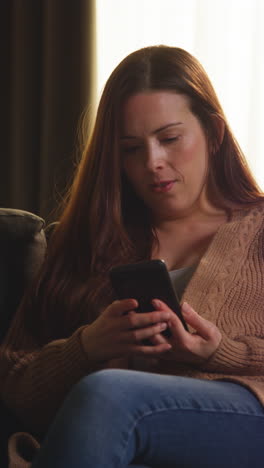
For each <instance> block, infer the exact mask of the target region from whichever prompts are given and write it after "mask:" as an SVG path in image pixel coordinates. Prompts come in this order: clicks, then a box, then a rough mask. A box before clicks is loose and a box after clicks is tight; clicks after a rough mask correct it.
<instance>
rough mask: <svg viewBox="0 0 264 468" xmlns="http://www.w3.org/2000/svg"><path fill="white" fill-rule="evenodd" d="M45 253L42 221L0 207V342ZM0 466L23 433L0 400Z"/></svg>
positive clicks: (32, 215)
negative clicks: (10, 442)
mask: <svg viewBox="0 0 264 468" xmlns="http://www.w3.org/2000/svg"><path fill="white" fill-rule="evenodd" d="M45 251H46V237H45V233H44V220H43V219H42V218H40V217H39V216H37V215H35V214H32V213H29V212H27V211H22V210H15V209H8V208H0V343H1V342H2V341H3V339H4V337H5V335H6V333H7V330H8V327H9V325H10V322H11V320H12V317H13V315H14V313H15V311H16V309H17V307H18V305H19V303H20V301H21V298H22V295H23V292H24V289H25V287H26V286H27V285H28V284H29V283H30V281H31V280H32V279H33V277H34V276H35V274H36V273H37V271H38V269H39V268H40V266H41V264H42V262H43V259H44V256H45ZM0 421H1V426H0V427H1V431H0V464H1V468H5V467H6V466H7V440H8V437H9V436H10V435H11V434H12V433H13V432H17V431H23V427H22V424H21V422H20V421H18V420H17V419H16V418H15V416H14V415H13V414H12V413H11V411H10V410H9V409H8V408H6V407H5V405H4V404H3V402H1V401H0Z"/></svg>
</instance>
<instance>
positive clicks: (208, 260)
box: [0, 203, 264, 434]
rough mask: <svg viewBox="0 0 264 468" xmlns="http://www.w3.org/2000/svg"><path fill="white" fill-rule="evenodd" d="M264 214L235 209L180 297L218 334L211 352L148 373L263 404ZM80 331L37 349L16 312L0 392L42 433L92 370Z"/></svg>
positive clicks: (2, 355)
mask: <svg viewBox="0 0 264 468" xmlns="http://www.w3.org/2000/svg"><path fill="white" fill-rule="evenodd" d="M263 215H264V203H260V204H259V206H258V207H256V208H251V209H247V210H240V211H236V212H235V213H234V214H233V217H232V218H231V220H230V221H229V222H228V223H226V224H224V225H222V226H221V227H220V228H219V229H218V231H217V233H216V234H215V236H214V238H213V240H212V241H211V244H210V246H209V247H208V249H207V251H206V253H205V254H204V256H203V257H202V259H201V261H200V263H199V265H198V267H197V269H196V271H195V273H194V275H193V277H192V279H191V280H190V282H189V284H188V286H187V288H186V290H185V292H184V295H183V298H182V299H183V300H186V301H188V302H189V303H190V304H191V305H192V306H193V308H194V309H195V310H196V311H197V312H198V313H199V314H201V315H202V316H203V317H205V318H206V319H208V320H210V321H212V322H214V323H216V324H217V326H218V327H219V329H220V331H221V333H222V336H223V338H222V341H221V343H220V345H219V347H218V349H217V350H216V352H215V353H214V355H213V356H212V357H211V358H210V359H209V360H208V361H207V362H206V363H205V364H203V367H202V368H197V367H196V368H194V367H187V366H179V365H176V364H166V363H164V360H161V361H160V362H159V363H158V366H155V368H152V366H151V365H149V367H147V370H155V371H156V372H157V371H158V372H162V373H171V374H175V375H177V374H179V375H188V376H192V377H197V378H204V379H222V378H224V379H230V380H232V381H238V382H240V383H241V384H243V385H246V386H247V387H248V388H250V389H251V390H252V391H253V392H254V393H255V394H256V395H257V397H258V398H259V399H260V401H261V402H262V403H263V404H264V258H263V256H264V229H263V228H264V216H263ZM82 328H83V327H81V328H79V329H78V330H76V332H75V333H74V334H73V335H72V336H71V337H70V338H68V339H61V340H57V341H53V342H51V343H49V344H48V345H46V346H45V347H43V348H41V347H40V346H39V345H38V343H37V341H36V339H35V338H34V336H29V335H28V333H27V332H26V331H25V328H24V326H23V319H22V317H21V316H20V314H19V312H18V314H17V316H16V317H15V320H14V322H13V325H12V327H11V329H10V332H9V334H8V336H7V338H6V340H5V343H4V345H3V346H2V349H1V352H0V392H1V397H2V398H3V399H4V401H5V402H6V404H7V405H8V406H9V407H11V408H12V409H13V410H14V411H15V412H16V414H17V415H18V416H19V417H20V418H22V419H23V420H24V421H25V422H26V424H27V427H28V430H30V431H33V432H35V433H40V434H43V433H45V432H46V430H47V428H48V426H49V424H50V422H51V421H52V419H53V417H54V415H55V412H56V411H57V409H58V407H59V406H60V404H61V403H62V400H63V399H64V397H65V395H66V394H67V392H68V391H69V390H70V389H71V387H72V386H73V385H74V384H75V383H76V382H77V381H78V380H79V379H80V378H82V377H83V376H85V375H87V374H88V373H89V372H91V371H92V370H93V369H91V368H90V366H89V364H88V356H87V355H86V354H85V352H84V349H83V348H82V344H81V340H80V332H81V330H82ZM113 365H114V364H113V363H109V365H108V366H107V367H111V366H113ZM123 366H124V367H126V363H125V362H124V363H123Z"/></svg>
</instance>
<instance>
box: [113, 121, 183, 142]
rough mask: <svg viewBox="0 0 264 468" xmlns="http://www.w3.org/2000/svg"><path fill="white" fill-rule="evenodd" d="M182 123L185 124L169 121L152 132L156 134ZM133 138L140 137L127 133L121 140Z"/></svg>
mask: <svg viewBox="0 0 264 468" xmlns="http://www.w3.org/2000/svg"><path fill="white" fill-rule="evenodd" d="M182 124H183V122H172V123H169V124H167V125H164V126H163V127H159V128H157V129H156V130H154V131H153V132H152V134H153V135H155V134H156V133H159V132H161V131H162V130H166V129H167V128H170V127H174V126H176V125H182ZM133 138H138V137H136V136H132V135H125V136H122V137H121V140H128V139H133Z"/></svg>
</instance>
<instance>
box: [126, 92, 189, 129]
mask: <svg viewBox="0 0 264 468" xmlns="http://www.w3.org/2000/svg"><path fill="white" fill-rule="evenodd" d="M189 115H192V113H191V111H190V105H189V99H188V97H187V96H185V95H183V94H177V93H175V92H169V91H153V92H142V93H138V94H135V95H133V96H131V97H129V98H128V99H127V100H126V101H125V103H124V105H123V108H122V131H123V132H124V133H127V132H128V133H131V132H133V133H134V132H137V131H140V130H144V129H145V130H146V131H148V130H151V129H155V128H159V127H162V126H163V125H167V124H169V123H171V122H174V121H175V122H176V121H181V120H186V119H187V118H188V116H189Z"/></svg>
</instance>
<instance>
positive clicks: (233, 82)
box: [96, 0, 264, 189]
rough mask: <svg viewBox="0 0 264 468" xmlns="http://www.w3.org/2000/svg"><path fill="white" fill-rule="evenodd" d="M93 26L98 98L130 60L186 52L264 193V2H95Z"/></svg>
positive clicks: (256, 0)
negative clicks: (136, 54) (152, 50)
mask: <svg viewBox="0 0 264 468" xmlns="http://www.w3.org/2000/svg"><path fill="white" fill-rule="evenodd" d="M96 18H97V19H96V21H97V24H96V31H97V32H96V34H97V90H98V96H100V93H101V91H102V88H103V85H104V83H105V81H106V80H107V78H108V76H109V74H110V73H111V71H112V70H113V69H114V67H115V66H116V65H117V64H118V63H119V62H120V60H122V58H124V57H125V56H126V55H127V54H129V53H130V52H132V51H134V50H136V49H138V48H140V47H144V46H146V45H153V44H167V45H173V46H177V47H182V48H184V49H186V50H188V51H189V52H190V53H192V54H193V55H195V56H196V57H197V58H198V59H199V60H200V62H201V63H202V64H203V66H204V68H205V69H206V71H207V72H208V75H209V77H210V78H211V81H212V83H213V85H214V87H215V89H216V92H217V94H218V96H219V99H220V101H221V103H222V106H223V108H224V111H225V114H226V116H227V119H228V121H229V123H230V126H231V128H232V130H233V132H234V134H235V136H236V138H237V140H238V141H239V143H240V145H241V147H242V149H243V151H244V152H245V154H246V157H247V159H248V161H249V164H250V166H251V168H252V171H253V173H254V175H255V177H256V179H257V181H258V183H259V184H260V186H261V188H262V189H264V137H263V136H264V1H263V0H96Z"/></svg>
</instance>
